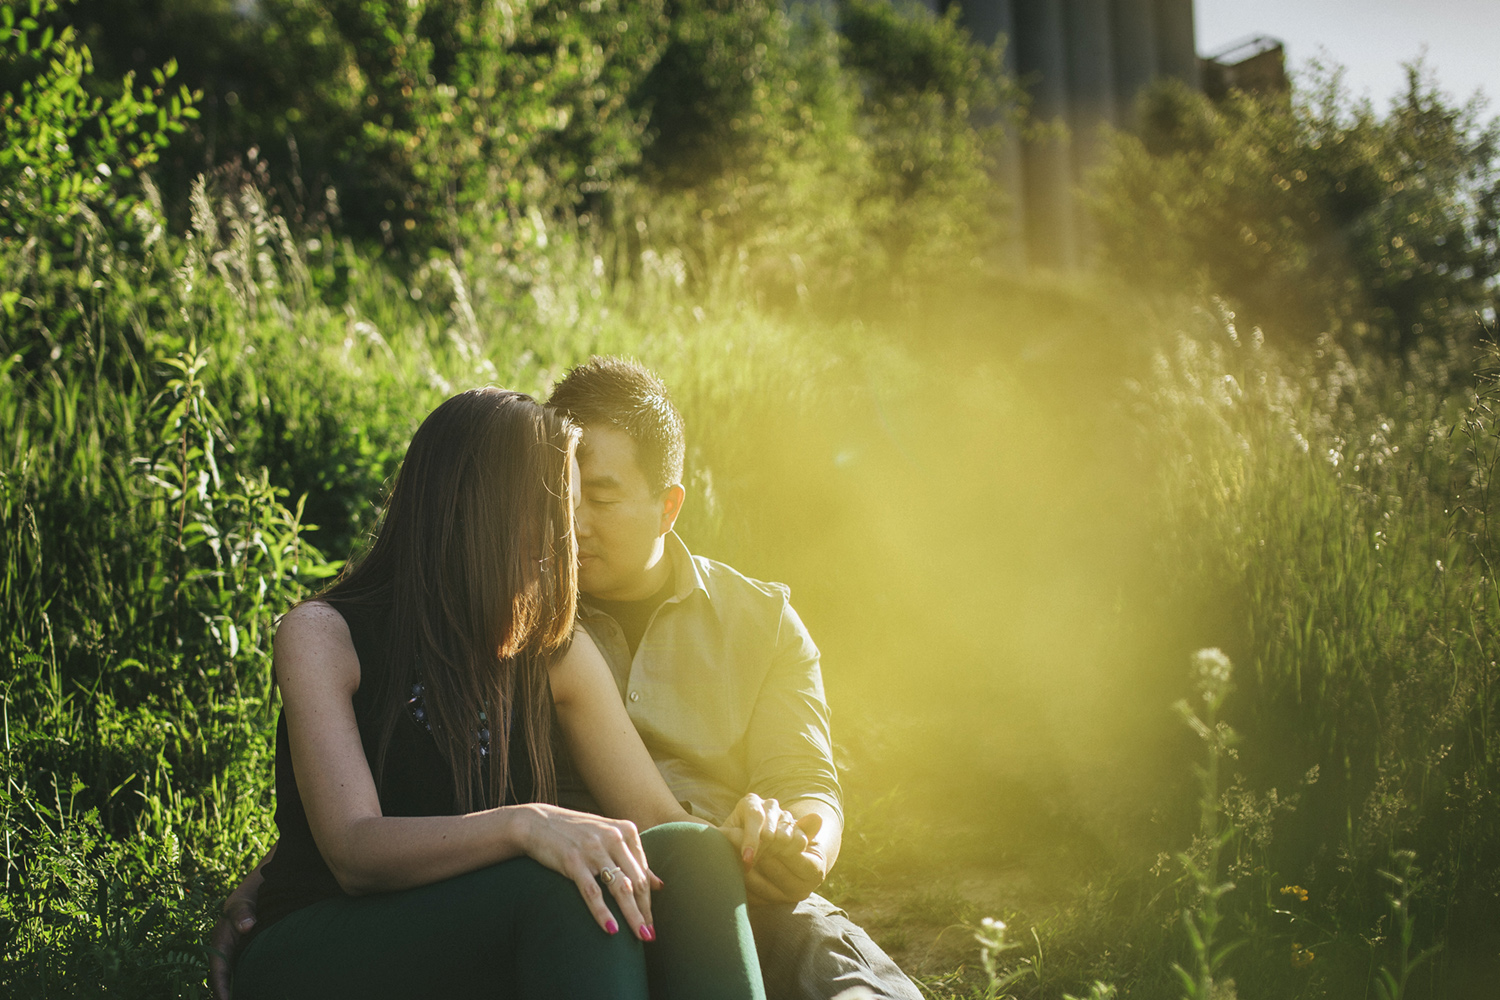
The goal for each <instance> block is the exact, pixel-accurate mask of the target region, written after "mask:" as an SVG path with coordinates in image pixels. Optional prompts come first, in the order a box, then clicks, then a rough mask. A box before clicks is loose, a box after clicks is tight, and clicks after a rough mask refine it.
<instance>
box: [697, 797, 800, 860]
mask: <svg viewBox="0 0 1500 1000" xmlns="http://www.w3.org/2000/svg"><path fill="white" fill-rule="evenodd" d="M719 830H720V831H721V832H722V833H723V834H724V836H726V837H728V838H729V841H730V843H732V844H734V846H735V847H737V848H738V849H739V852H740V857H741V859H742V860H743V861H744V863H745V868H746V869H749V868H752V867H754V865H755V859H756V858H757V857H758V856H767V855H794V854H801V853H802V852H803V851H805V850H807V845H808V839H807V833H806V832H804V831H803V830H802V829H801V828H799V827H798V826H797V817H796V816H793V815H792V814H791V813H790V812H788V811H787V810H785V809H783V808H781V803H779V802H777V801H776V800H775V799H763V798H761V797H760V796H759V795H756V794H755V793H754V792H750V793H749V794H747V795H746V796H745V797H744V798H742V799H740V800H739V801H738V802H736V803H735V805H734V811H733V812H731V813H730V814H729V817H728V818H727V819H725V820H724V822H723V824H722V825H720V827H719Z"/></svg>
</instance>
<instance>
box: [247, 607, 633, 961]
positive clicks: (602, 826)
mask: <svg viewBox="0 0 1500 1000" xmlns="http://www.w3.org/2000/svg"><path fill="white" fill-rule="evenodd" d="M275 669H276V678H277V681H278V683H279V684H280V686H281V696H282V706H283V710H284V711H285V713H286V721H287V733H288V736H289V739H290V743H291V750H292V764H293V766H294V767H295V769H296V773H297V790H298V792H299V793H300V794H301V797H302V804H303V807H304V808H305V809H306V811H307V819H308V824H309V825H310V826H311V828H312V834H313V839H314V840H315V841H316V842H317V845H318V850H319V852H320V853H321V854H322V856H323V860H324V861H325V862H326V863H327V864H328V867H329V870H330V871H332V873H333V875H334V877H335V878H336V879H337V880H338V883H339V885H340V886H341V887H342V888H343V889H344V891H345V892H348V893H349V894H351V895H360V894H363V893H371V892H386V891H392V890H397V889H407V888H411V887H413V886H419V885H428V884H430V883H433V882H438V881H441V880H442V879H446V878H451V877H452V876H454V875H460V874H463V873H465V872H470V871H474V870H475V869H478V868H483V867H485V866H487V865H491V864H495V863H497V862H500V861H505V860H507V859H510V858H515V857H520V856H522V855H527V856H529V857H532V858H534V859H536V860H537V861H538V862H540V863H542V864H544V865H546V866H547V867H549V868H551V869H553V870H554V871H557V872H559V873H561V874H563V875H566V876H567V877H569V878H571V879H572V880H573V882H574V883H575V884H576V885H577V886H578V890H579V892H580V893H581V894H582V895H583V897H584V899H585V900H586V901H587V902H588V904H589V906H590V909H591V910H593V912H594V916H595V919H596V920H598V922H599V925H600V926H601V927H603V928H604V929H605V930H607V931H609V932H610V933H614V931H615V930H616V929H617V928H616V927H615V921H614V919H613V917H612V916H611V915H610V912H609V908H608V907H607V906H606V905H605V904H604V899H603V892H602V890H601V889H600V887H599V884H598V882H597V881H596V880H595V876H596V875H597V874H598V873H599V872H600V871H601V870H603V869H605V868H609V867H618V868H620V869H621V870H622V871H623V872H624V873H625V874H626V875H627V876H629V880H630V881H631V882H632V883H633V884H634V885H636V886H640V887H641V889H642V891H640V892H635V893H632V892H629V891H622V890H621V889H620V888H618V887H617V885H612V886H611V889H612V891H614V894H615V897H616V899H617V900H618V902H619V904H620V907H621V909H622V911H623V912H624V915H625V917H626V919H627V920H628V921H629V922H630V924H631V926H632V927H633V928H635V929H636V933H637V936H641V937H644V938H645V939H647V940H649V939H650V937H651V932H650V931H649V930H647V928H649V927H650V924H651V911H650V899H649V894H648V893H646V892H645V891H644V887H645V885H646V881H647V876H646V871H647V869H646V855H645V851H644V850H643V849H642V847H641V843H640V838H639V836H637V834H636V830H635V827H634V825H633V824H630V823H625V822H620V821H614V820H607V819H602V818H601V817H598V816H590V815H588V814H586V813H577V812H573V811H571V810H567V809H560V808H558V807H556V806H547V805H538V804H533V805H523V806H504V807H500V808H496V809H487V810H483V811H481V812H474V813H468V814H465V815H462V816H410V817H408V816H385V815H382V813H381V810H380V797H379V795H378V794H377V792H376V789H375V780H374V778H373V777H372V776H371V774H370V767H369V764H368V763H367V762H366V760H365V755H364V748H363V745H362V744H361V742H360V736H359V727H358V724H357V722H356V721H355V716H354V705H353V700H352V699H353V697H354V692H355V691H356V690H358V688H359V657H358V656H357V655H356V653H355V651H354V643H353V640H352V639H350V637H349V628H348V626H347V625H346V624H345V622H344V619H343V616H342V615H340V614H339V613H338V612H337V611H335V610H334V609H333V608H331V607H329V606H328V605H326V604H323V603H321V602H311V603H308V604H304V605H301V606H299V607H297V608H295V609H293V610H292V611H291V612H289V613H288V614H287V615H286V617H285V618H283V619H282V622H281V625H280V627H279V628H278V629H277V632H276V639H275ZM619 881H621V880H619V879H617V880H616V883H618V882H619Z"/></svg>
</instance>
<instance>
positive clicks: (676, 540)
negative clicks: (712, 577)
mask: <svg viewBox="0 0 1500 1000" xmlns="http://www.w3.org/2000/svg"><path fill="white" fill-rule="evenodd" d="M666 553H667V558H668V559H670V560H672V579H673V580H674V581H675V582H676V584H677V589H676V591H675V592H674V593H673V594H672V598H671V599H675V600H678V601H685V600H687V599H688V598H689V597H692V596H693V591H695V590H701V591H703V596H704V597H710V595H709V592H708V581H707V580H705V579H704V578H703V573H702V571H701V570H699V568H698V560H696V559H694V558H693V554H692V553H691V552H689V551H688V547H687V543H685V542H684V541H683V540H682V538H681V536H679V535H678V534H677V532H675V531H669V532H667V537H666ZM710 599H711V598H710Z"/></svg>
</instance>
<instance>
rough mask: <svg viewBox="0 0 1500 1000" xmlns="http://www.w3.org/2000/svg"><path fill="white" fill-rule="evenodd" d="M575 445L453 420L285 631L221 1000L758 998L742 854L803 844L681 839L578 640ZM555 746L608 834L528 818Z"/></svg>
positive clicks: (512, 414)
mask: <svg viewBox="0 0 1500 1000" xmlns="http://www.w3.org/2000/svg"><path fill="white" fill-rule="evenodd" d="M577 438H578V432H577V430H576V428H574V427H572V426H571V425H570V424H568V423H567V421H566V420H565V419H564V418H563V417H561V416H559V415H558V414H556V413H555V412H552V411H549V410H546V409H544V408H542V407H540V406H538V405H537V404H536V403H535V402H534V401H532V400H531V399H530V398H529V397H527V396H524V395H521V394H519V393H513V392H505V391H501V390H498V389H476V390H472V391H470V392H466V393H463V394H461V395H459V396H455V397H453V398H452V399H449V400H448V401H447V402H445V403H443V404H442V405H441V406H439V407H438V408H437V409H436V410H435V411H433V413H432V414H431V415H430V416H429V417H428V418H427V419H426V420H425V421H424V422H423V424H422V426H421V427H420V428H419V429H418V431H417V433H416V435H415V436H414V437H413V438H412V443H411V446H410V448H409V450H408V451H407V455H406V459H405V461H404V463H403V465H402V468H401V470H400V472H399V474H398V476H397V478H396V482H395V485H394V486H393V488H392V490H391V495H390V498H389V500H388V502H387V505H386V509H385V512H384V515H383V517H382V519H381V524H380V527H379V530H378V532H377V536H376V540H375V544H374V546H373V547H372V548H371V550H370V552H369V554H368V556H367V557H366V558H365V559H364V560H363V561H362V562H360V563H359V564H358V565H357V566H356V567H355V568H353V570H352V571H350V572H349V573H348V574H347V575H346V576H345V577H344V578H342V579H341V580H340V581H339V582H338V583H337V584H335V585H334V586H333V587H332V588H330V589H329V590H328V591H327V592H325V593H324V594H322V595H321V596H320V597H319V598H318V599H315V600H312V601H308V602H305V603H303V604H301V605H299V606H297V607H296V608H293V609H292V610H291V611H290V612H288V613H287V615H286V616H285V617H284V618H283V619H282V621H281V624H280V627H279V628H278V631H277V634H276V639H275V660H274V662H275V672H276V679H277V682H278V684H279V685H280V687H281V692H282V712H281V718H280V719H279V721H278V725H277V745H276V789H277V808H276V822H277V826H278V828H279V831H280V836H281V839H280V842H279V843H278V845H277V847H276V849H275V853H274V857H273V858H272V859H271V860H270V861H269V862H268V863H267V864H266V866H265V869H264V874H265V881H264V883H263V885H262V887H261V890H260V914H261V916H260V922H259V926H258V929H257V933H256V937H255V938H254V940H252V941H251V943H250V944H249V945H248V947H247V948H246V949H245V951H244V953H243V954H242V956H241V958H240V961H239V967H238V970H237V975H236V981H235V987H234V989H235V996H236V997H240V998H246V1000H258V998H261V997H302V996H307V997H313V996H317V997H327V996H341V995H342V996H358V997H362V998H379V997H386V996H389V997H414V996H434V997H449V996H452V997H458V996H463V997H471V996H492V997H526V998H534V997H590V998H616V997H618V998H634V1000H640V998H644V997H646V996H647V993H648V986H647V982H648V979H649V981H650V992H651V993H652V994H654V995H656V996H658V997H662V996H672V997H676V996H694V997H704V998H716V997H723V998H725V1000H729V998H735V1000H740V998H761V997H762V996H763V992H762V989H761V983H760V972H759V969H758V966H757V964H756V960H755V951H754V944H753V941H752V939H751V936H750V930H749V925H748V922H747V920H746V917H745V912H744V906H743V903H744V888H743V882H742V870H741V868H740V867H739V864H740V862H739V855H738V854H737V852H736V846H737V845H739V846H743V845H748V844H749V843H750V842H752V841H759V844H760V850H761V851H763V852H764V851H767V850H770V851H776V850H800V849H801V847H802V846H803V844H801V843H798V842H797V841H798V840H799V839H800V833H799V832H797V831H796V830H795V829H794V828H793V827H792V826H791V823H790V817H789V814H783V813H782V812H781V811H780V810H776V811H775V813H774V814H766V813H765V812H764V811H759V810H758V807H757V806H756V805H755V804H754V802H753V801H747V802H746V803H742V804H741V808H740V809H739V810H737V812H736V816H735V817H733V818H732V819H731V821H730V826H729V827H728V828H726V829H725V830H723V831H716V830H714V829H712V828H709V827H706V826H702V825H698V824H696V823H695V822H693V821H691V820H690V819H689V817H688V816H687V815H686V813H685V812H684V811H683V810H682V808H681V806H680V805H678V803H677V802H676V801H674V800H673V798H672V796H671V794H670V793H669V792H668V790H667V788H666V786H665V784H664V783H663V782H662V780H661V777H660V775H659V774H658V773H657V771H656V769H655V767H654V766H653V764H652V762H651V759H650V757H649V755H648V754H647V753H646V751H645V748H644V747H643V746H642V745H641V743H640V740H639V738H638V737H637V736H636V734H635V731H634V729H633V728H632V727H631V724H630V721H629V719H628V718H627V716H626V715H625V712H624V708H623V706H622V705H621V704H620V701H619V696H618V693H617V691H616V689H615V686H614V682H613V679H612V678H611V676H610V674H609V670H608V668H607V667H606V666H605V664H604V662H603V659H602V658H601V657H600V655H599V652H598V650H597V649H596V648H594V646H593V643H592V641H591V640H589V638H588V636H587V634H586V633H583V632H582V631H581V630H580V631H578V632H574V630H573V618H574V599H575V571H574V542H573V535H572V514H573V503H574V500H573V497H574V496H576V494H577V484H576V479H577V463H576V461H575V460H574V457H573V456H574V451H575V448H576V445H577ZM554 723H555V724H556V725H557V726H558V728H559V729H560V731H561V735H562V737H563V738H564V739H566V740H567V741H568V743H569V746H570V748H571V750H572V752H573V755H574V757H575V758H576V760H577V764H578V767H579V769H580V771H581V772H582V774H583V776H584V779H585V781H586V782H587V783H588V784H589V787H590V790H591V791H592V792H593V793H594V795H595V797H596V798H597V799H598V800H599V802H600V803H601V805H602V806H603V807H604V809H605V810H606V812H608V813H609V814H610V815H612V816H618V817H621V819H618V820H611V819H604V818H601V817H598V816H592V815H589V814H585V813H578V812H573V811H570V810H566V809H561V808H558V807H556V806H552V805H548V804H546V803H547V802H548V800H549V799H550V798H551V797H552V796H553V792H554V785H555V776H554V772H553V767H552V757H551V752H550V745H551V738H552V728H553V725H554ZM663 823H666V824H667V825H659V824H663ZM638 828H639V829H645V830H646V832H645V833H644V834H639V835H638V834H637V832H636V831H637V829H638ZM646 828H651V829H646ZM731 841H733V842H734V843H733V844H732V843H731ZM658 874H659V875H660V876H661V877H658ZM664 883H665V886H666V888H663V884H664ZM653 887H655V888H659V889H662V891H661V893H660V894H659V895H658V896H657V897H656V898H654V899H653V897H652V893H651V890H652V888H653Z"/></svg>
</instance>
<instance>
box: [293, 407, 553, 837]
mask: <svg viewBox="0 0 1500 1000" xmlns="http://www.w3.org/2000/svg"><path fill="white" fill-rule="evenodd" d="M577 443H578V430H577V428H576V427H575V426H573V425H572V424H571V423H569V422H568V421H567V419H566V418H565V417H563V416H561V415H560V414H558V413H557V412H556V411H553V410H550V409H546V408H544V407H542V406H540V405H538V404H537V403H536V401H535V400H533V399H532V398H531V397H530V396H526V395H524V394H522V393H519V392H508V391H505V390H501V389H495V388H484V389H471V390H469V391H468V392H464V393H460V394H459V395H457V396H454V397H453V398H451V399H449V400H447V401H446V402H444V403H443V404H442V405H441V406H439V407H438V408H437V409H436V410H434V411H432V413H431V414H430V415H429V416H428V417H427V419H426V420H424V421H423V422H422V426H421V427H419V428H418V429H417V433H416V434H415V435H414V436H413V437H412V440H411V445H410V446H409V447H408V448H407V451H406V458H405V460H404V461H403V462H402V464H401V469H400V471H399V472H398V473H397V474H396V479H395V483H394V484H393V485H392V487H391V491H390V496H389V497H388V498H387V500H386V504H385V509H384V511H383V513H382V515H381V518H380V523H379V527H378V528H377V529H376V536H375V542H374V545H373V546H372V547H371V549H370V551H369V553H368V554H367V555H366V556H365V557H364V558H363V559H361V560H360V561H359V563H358V564H357V565H355V566H354V567H353V568H352V569H350V570H348V571H346V573H345V574H344V575H343V576H342V577H341V578H340V579H339V581H338V582H337V583H336V584H334V585H333V586H332V587H330V588H329V589H328V590H327V591H325V592H324V593H323V594H320V595H319V596H320V597H327V598H334V599H336V600H339V601H340V602H342V603H344V604H346V605H356V606H358V605H364V606H367V607H379V608H381V609H386V608H388V609H390V610H389V614H390V615H391V644H390V655H389V657H388V659H387V663H388V669H386V670H385V671H382V672H379V673H376V674H375V675H374V676H369V674H368V673H367V672H365V671H363V670H362V671H361V678H360V685H361V686H364V685H366V684H371V685H373V687H372V688H371V691H370V695H371V697H370V700H369V701H368V704H369V705H370V706H371V707H372V713H373V718H372V719H370V720H369V721H370V722H373V724H374V725H373V730H374V731H373V733H372V734H371V735H373V736H374V740H373V747H374V750H375V754H374V757H373V758H372V760H371V764H372V770H373V771H374V776H375V781H376V785H377V787H379V786H380V785H381V782H382V777H383V773H384V770H385V760H386V755H387V752H388V751H389V749H390V744H391V737H392V735H393V734H394V733H395V731H396V727H397V725H398V724H399V723H400V722H401V721H402V716H403V715H404V714H405V713H406V712H407V711H408V708H407V699H408V697H409V692H410V690H411V686H412V684H413V683H415V682H416V681H417V680H418V679H420V681H421V683H422V685H423V687H424V694H423V700H424V702H425V704H426V710H427V720H428V723H429V725H430V727H431V729H432V734H433V737H434V739H435V740H436V741H437V746H438V751H439V753H440V754H441V755H442V757H443V759H444V761H446V763H447V764H448V767H449V769H450V771H451V773H452V775H453V782H454V787H453V793H454V802H455V804H456V806H457V807H458V809H459V810H460V811H462V812H470V811H473V810H475V809H480V808H485V807H487V806H496V805H501V804H503V803H504V801H505V791H506V788H507V785H508V784H509V783H510V764H511V761H510V760H509V749H510V737H511V730H512V727H514V726H518V725H519V726H521V727H523V730H522V731H523V734H524V737H525V741H526V747H527V750H528V752H529V756H530V758H531V767H532V772H533V777H534V792H535V796H536V798H537V799H539V800H541V801H553V800H555V798H556V796H557V780H556V772H555V771H554V768H553V762H552V750H551V723H552V711H551V705H552V699H551V696H550V689H549V687H548V680H547V670H548V667H549V666H550V665H551V663H552V662H553V659H554V658H555V657H556V656H557V655H558V654H559V653H560V652H561V651H562V650H563V649H564V648H565V647H566V645H567V643H568V641H569V638H570V637H571V635H572V632H573V620H574V614H575V600H576V598H575V594H576V591H577V579H576V577H577V574H576V570H575V559H574V555H573V541H572V533H573V504H572V496H571V494H572V490H571V484H570V474H569V467H570V464H571V461H572V457H573V454H574V451H575V449H576V448H577ZM362 700H363V699H362ZM481 711H483V712H484V713H485V714H486V715H487V716H488V719H489V729H490V731H491V733H492V734H493V735H492V739H491V741H490V755H489V756H490V761H489V767H488V768H487V769H486V768H484V767H483V766H482V764H481V760H480V755H479V753H478V747H477V731H478V729H479V713H480V712H481ZM361 721H362V722H364V721H365V720H361ZM366 738H367V739H368V738H369V737H368V736H367V737H366ZM368 745H370V744H368V743H367V746H368ZM486 770H487V771H488V776H487V777H488V780H485V778H486Z"/></svg>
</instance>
